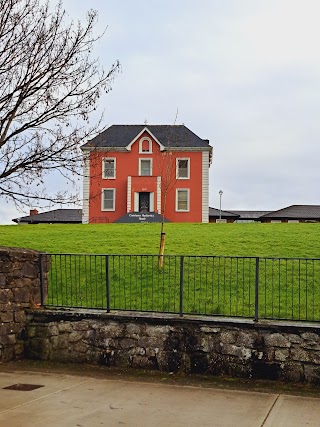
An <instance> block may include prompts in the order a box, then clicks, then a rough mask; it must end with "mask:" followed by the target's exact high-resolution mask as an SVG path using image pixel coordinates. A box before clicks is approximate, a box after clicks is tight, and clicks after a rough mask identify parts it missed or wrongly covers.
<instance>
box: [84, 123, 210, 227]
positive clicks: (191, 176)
mask: <svg viewBox="0 0 320 427" xmlns="http://www.w3.org/2000/svg"><path fill="white" fill-rule="evenodd" d="M82 151H83V154H84V158H85V168H84V169H85V170H84V185H83V193H84V194H83V199H84V201H83V215H82V222H83V223H92V222H140V221H146V222H153V221H160V220H161V215H162V214H164V217H165V219H166V220H168V221H172V222H208V220H209V219H208V217H209V167H210V164H211V157H212V147H211V146H210V145H209V141H208V140H206V139H201V138H199V137H198V136H197V135H195V134H194V133H193V132H191V131H190V130H189V129H188V128H187V127H185V126H184V125H114V126H111V127H109V128H108V129H106V130H105V131H104V132H102V133H101V134H100V135H98V136H97V137H95V138H94V139H92V140H91V141H89V142H87V143H86V144H85V145H83V146H82Z"/></svg>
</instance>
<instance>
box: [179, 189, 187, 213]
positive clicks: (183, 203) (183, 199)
mask: <svg viewBox="0 0 320 427" xmlns="http://www.w3.org/2000/svg"><path fill="white" fill-rule="evenodd" d="M176 191H177V192H176V211H177V212H189V199H190V197H189V189H188V188H187V189H180V188H177V190H176Z"/></svg>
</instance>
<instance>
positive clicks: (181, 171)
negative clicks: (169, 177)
mask: <svg viewBox="0 0 320 427" xmlns="http://www.w3.org/2000/svg"><path fill="white" fill-rule="evenodd" d="M176 178H177V179H189V178H190V159H177V172H176Z"/></svg>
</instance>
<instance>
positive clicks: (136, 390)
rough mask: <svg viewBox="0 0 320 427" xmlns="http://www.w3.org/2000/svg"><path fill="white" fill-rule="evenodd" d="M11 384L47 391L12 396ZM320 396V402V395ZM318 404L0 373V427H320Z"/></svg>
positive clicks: (54, 374)
mask: <svg viewBox="0 0 320 427" xmlns="http://www.w3.org/2000/svg"><path fill="white" fill-rule="evenodd" d="M14 384H32V385H42V386H43V387H40V388H37V389H34V390H31V391H21V390H10V389H5V387H8V386H11V385H14ZM319 396H320V394H319ZM319 420H320V398H316V397H301V396H291V395H285V394H279V393H276V392H272V393H261V392H251V391H239V390H221V389H216V388H203V387H201V386H186V385H182V386H181V385H169V384H161V383H159V382H152V383H150V382H144V381H141V380H139V381H135V380H130V381H127V380H125V376H123V375H122V377H121V378H120V379H117V378H115V377H113V378H112V377H111V378H110V377H109V378H108V375H99V376H93V377H92V376H90V375H88V373H86V371H85V372H84V373H83V374H81V371H80V372H78V373H76V374H74V373H73V374H68V373H67V372H65V371H61V370H60V371H59V370H58V371H57V370H55V369H49V371H48V369H44V368H43V369H33V370H28V369H26V368H25V367H20V366H19V365H18V364H14V365H8V369H6V365H5V364H4V365H2V366H1V370H0V426H1V427H6V426H8V427H31V426H32V427H51V426H52V427H53V426H55V427H56V426H59V427H97V426H110V427H112V426H120V425H124V426H139V427H144V426H148V427H149V426H166V427H168V426H214V427H219V426H221V427H228V426H232V427H234V426H237V427H262V426H263V427H280V426H281V427H282V426H283V427H286V426H290V427H301V426H308V427H312V426H319V425H320V421H319Z"/></svg>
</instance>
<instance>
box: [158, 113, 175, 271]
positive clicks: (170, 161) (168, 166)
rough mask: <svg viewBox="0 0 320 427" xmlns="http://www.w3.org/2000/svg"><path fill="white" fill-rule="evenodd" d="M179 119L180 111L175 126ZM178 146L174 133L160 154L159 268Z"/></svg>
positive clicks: (173, 184) (161, 261)
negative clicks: (174, 153) (176, 147)
mask: <svg viewBox="0 0 320 427" xmlns="http://www.w3.org/2000/svg"><path fill="white" fill-rule="evenodd" d="M177 118H178V109H177V112H176V115H175V119H174V125H175V124H176V122H177ZM176 144H177V141H176V135H175V133H174V131H172V132H171V134H169V136H168V140H167V144H166V148H165V150H164V151H160V152H159V170H160V176H161V181H160V183H159V185H160V191H161V229H160V246H159V258H158V266H159V268H162V267H163V256H164V249H165V239H166V233H165V231H164V223H165V213H166V209H167V199H168V193H169V192H170V191H171V190H172V189H173V188H174V187H175V185H176V182H177V175H176V158H175V156H174V155H173V151H172V148H173V147H175V146H176Z"/></svg>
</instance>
